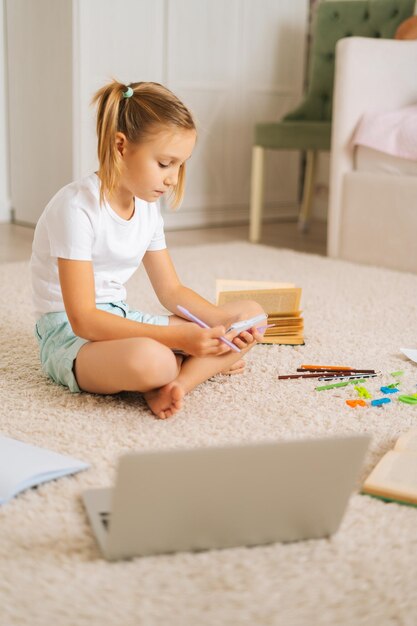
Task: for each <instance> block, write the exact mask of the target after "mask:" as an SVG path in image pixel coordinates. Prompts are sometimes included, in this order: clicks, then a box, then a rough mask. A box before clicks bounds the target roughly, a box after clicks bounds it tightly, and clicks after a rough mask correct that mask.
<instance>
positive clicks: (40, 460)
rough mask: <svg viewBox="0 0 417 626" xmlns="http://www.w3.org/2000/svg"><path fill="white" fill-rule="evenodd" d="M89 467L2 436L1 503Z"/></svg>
mask: <svg viewBox="0 0 417 626" xmlns="http://www.w3.org/2000/svg"><path fill="white" fill-rule="evenodd" d="M88 467H89V465H88V464H87V463H84V462H83V461H79V460H78V459H73V458H72V457H70V456H64V455H62V454H58V453H57V452H52V451H51V450H46V449H45V448H38V447H37V446H32V445H30V444H28V443H23V441H18V440H17V439H10V438H9V437H3V436H2V435H0V504H4V503H5V502H7V501H8V500H10V499H11V498H13V497H14V496H15V495H17V494H18V493H19V492H21V491H24V490H25V489H29V488H30V487H35V486H36V485H40V484H42V483H45V482H47V481H48V480H54V479H55V478H61V476H67V475H68V474H75V473H76V472H80V471H81V470H84V469H87V468H88Z"/></svg>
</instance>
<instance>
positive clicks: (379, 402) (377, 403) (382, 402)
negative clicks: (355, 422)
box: [371, 398, 391, 406]
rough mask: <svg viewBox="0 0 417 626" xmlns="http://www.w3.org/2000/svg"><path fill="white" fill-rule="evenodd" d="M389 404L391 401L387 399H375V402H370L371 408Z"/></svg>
mask: <svg viewBox="0 0 417 626" xmlns="http://www.w3.org/2000/svg"><path fill="white" fill-rule="evenodd" d="M389 402H391V400H390V399H389V398H377V400H372V401H371V405H372V406H382V405H383V404H388V403H389Z"/></svg>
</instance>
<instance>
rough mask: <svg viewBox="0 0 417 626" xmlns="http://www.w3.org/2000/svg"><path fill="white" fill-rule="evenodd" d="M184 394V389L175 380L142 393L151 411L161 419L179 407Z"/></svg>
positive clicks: (169, 415)
mask: <svg viewBox="0 0 417 626" xmlns="http://www.w3.org/2000/svg"><path fill="white" fill-rule="evenodd" d="M184 395H185V393H184V389H183V388H182V387H181V385H180V384H179V383H177V382H176V381H175V380H174V381H172V382H171V383H168V385H164V386H163V387H160V388H159V389H152V390H151V391H147V392H146V393H144V394H143V396H144V398H145V400H146V402H147V404H148V406H149V408H150V409H151V411H152V413H154V414H155V415H156V417H159V419H162V420H163V419H166V418H167V417H171V416H172V415H174V414H175V413H177V411H179V410H180V409H181V407H182V399H183V397H184Z"/></svg>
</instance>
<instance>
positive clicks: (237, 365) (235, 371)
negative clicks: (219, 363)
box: [220, 359, 245, 375]
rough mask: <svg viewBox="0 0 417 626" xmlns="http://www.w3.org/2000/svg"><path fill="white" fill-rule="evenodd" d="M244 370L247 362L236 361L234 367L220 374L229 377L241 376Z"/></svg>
mask: <svg viewBox="0 0 417 626" xmlns="http://www.w3.org/2000/svg"><path fill="white" fill-rule="evenodd" d="M244 369H245V361H244V360H243V359H239V361H236V363H233V365H231V366H230V367H227V368H226V369H224V370H222V371H221V372H220V373H221V374H229V375H232V374H241V373H242V372H243V370H244Z"/></svg>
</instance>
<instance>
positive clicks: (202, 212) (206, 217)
mask: <svg viewBox="0 0 417 626" xmlns="http://www.w3.org/2000/svg"><path fill="white" fill-rule="evenodd" d="M162 215H163V218H164V224H165V229H166V230H180V229H182V228H205V227H212V226H223V225H224V226H225V225H232V224H238V223H239V224H245V223H246V224H247V223H248V222H249V208H248V206H247V205H234V206H227V207H224V206H223V207H214V208H207V209H192V208H188V207H187V208H182V209H181V208H180V209H177V210H176V211H171V210H169V209H162ZM297 216H298V206H297V205H296V204H295V203H289V202H288V203H282V204H280V205H277V204H275V205H274V206H268V205H267V206H266V207H265V209H264V214H263V219H264V220H265V221H268V220H272V219H275V220H279V219H282V220H288V219H296V218H297Z"/></svg>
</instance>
